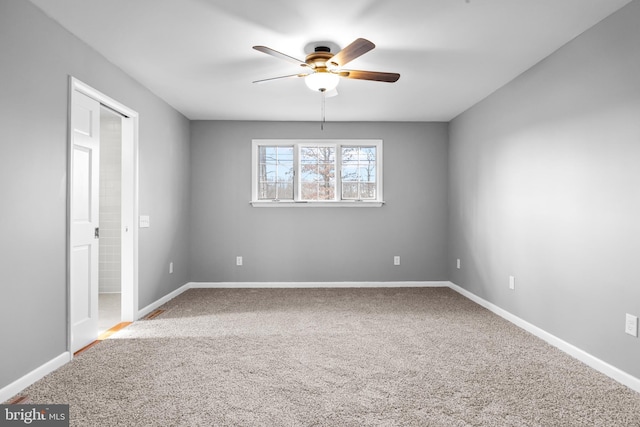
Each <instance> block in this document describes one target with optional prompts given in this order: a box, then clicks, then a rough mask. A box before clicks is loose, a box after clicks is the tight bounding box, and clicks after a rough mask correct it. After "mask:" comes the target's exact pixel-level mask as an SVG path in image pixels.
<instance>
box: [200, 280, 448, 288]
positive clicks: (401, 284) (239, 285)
mask: <svg viewBox="0 0 640 427" xmlns="http://www.w3.org/2000/svg"><path fill="white" fill-rule="evenodd" d="M449 284H450V282H446V281H440V282H419V281H415V282H414V281H408V282H191V283H189V285H190V288H192V289H232V288H238V289H241V288H291V289H294V288H446V287H449Z"/></svg>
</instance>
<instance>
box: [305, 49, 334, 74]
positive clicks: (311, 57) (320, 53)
mask: <svg viewBox="0 0 640 427" xmlns="http://www.w3.org/2000/svg"><path fill="white" fill-rule="evenodd" d="M332 57H333V53H331V49H330V48H328V47H327V46H316V47H315V51H314V52H311V53H310V54H308V55H307V57H306V58H305V61H304V62H306V63H307V64H308V65H310V66H311V67H313V68H316V69H317V68H327V61H328V60H329V59H331V58H332Z"/></svg>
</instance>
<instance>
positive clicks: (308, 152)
mask: <svg viewBox="0 0 640 427" xmlns="http://www.w3.org/2000/svg"><path fill="white" fill-rule="evenodd" d="M300 172H301V175H300V187H301V188H300V198H301V199H302V200H335V198H336V148H335V146H332V147H323V146H304V147H301V148H300Z"/></svg>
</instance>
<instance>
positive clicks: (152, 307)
mask: <svg viewBox="0 0 640 427" xmlns="http://www.w3.org/2000/svg"><path fill="white" fill-rule="evenodd" d="M190 288H191V282H189V283H185V284H184V285H182V286H180V287H179V288H178V289H176V290H175V291H173V292H170V293H168V294H167V295H165V296H163V297H162V298H160V299H159V300H157V301H154V302H152V303H151V304H149V305H148V306H146V307H144V308H142V309H140V310H138V317H137V319H142V318H143V317H144V316H146V315H147V314H149V313H151V312H152V311H153V310H155V309H156V308H158V307H160V306H161V305H162V304H165V303H167V302H169V301H171V300H172V299H174V298H175V297H177V296H178V295H180V294H181V293H183V292H184V291H186V290H188V289H190Z"/></svg>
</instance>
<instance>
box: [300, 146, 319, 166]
mask: <svg viewBox="0 0 640 427" xmlns="http://www.w3.org/2000/svg"><path fill="white" fill-rule="evenodd" d="M317 161H318V147H304V148H302V149H301V150H300V163H317Z"/></svg>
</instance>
